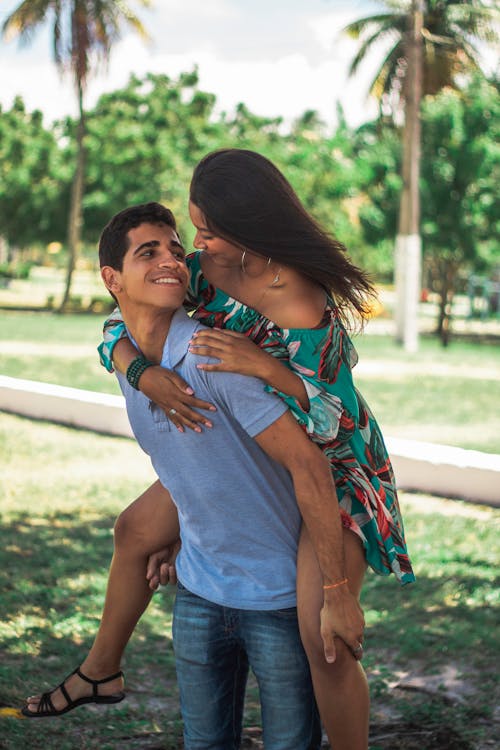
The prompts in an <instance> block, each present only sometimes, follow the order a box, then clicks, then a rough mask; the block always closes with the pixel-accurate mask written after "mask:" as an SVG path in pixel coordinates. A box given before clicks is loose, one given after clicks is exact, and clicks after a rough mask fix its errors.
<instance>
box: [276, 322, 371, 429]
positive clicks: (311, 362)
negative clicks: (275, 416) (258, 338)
mask: <svg viewBox="0 0 500 750" xmlns="http://www.w3.org/2000/svg"><path fill="white" fill-rule="evenodd" d="M281 334H282V343H283V344H284V345H285V346H286V350H287V353H288V357H287V359H286V362H285V363H286V364H287V365H288V366H289V367H290V369H291V370H292V371H293V372H294V373H295V374H296V375H298V376H299V377H300V378H301V379H302V382H303V383H304V387H305V389H306V392H307V395H308V398H309V410H308V411H307V412H306V411H304V410H303V409H302V407H301V406H300V404H299V403H298V402H297V401H296V400H295V399H294V398H291V397H290V396H287V395H286V394H283V393H278V392H277V391H274V392H275V393H278V395H279V396H280V397H281V398H282V399H283V400H284V401H285V402H286V403H287V405H288V407H289V408H290V411H291V412H292V414H293V415H294V417H295V418H296V419H297V421H298V422H299V423H300V424H301V425H303V426H304V428H305V430H306V432H307V433H308V434H309V435H310V437H311V438H312V439H313V440H314V441H315V442H318V443H326V442H331V441H332V440H336V441H339V442H343V441H346V440H349V439H350V438H351V437H352V435H353V433H354V431H355V430H356V429H357V426H358V423H359V403H358V398H357V394H356V391H355V388H354V384H353V380H352V373H351V367H353V366H354V365H355V364H356V361H357V354H356V351H355V349H354V346H353V345H352V342H351V341H350V339H349V337H348V335H347V333H346V331H345V329H344V328H343V326H342V325H341V324H340V322H339V320H338V317H337V315H336V313H335V311H334V310H332V312H331V317H330V321H329V323H328V324H327V325H326V326H324V327H322V328H320V329H290V330H283V331H282V332H281ZM271 390H272V389H271Z"/></svg>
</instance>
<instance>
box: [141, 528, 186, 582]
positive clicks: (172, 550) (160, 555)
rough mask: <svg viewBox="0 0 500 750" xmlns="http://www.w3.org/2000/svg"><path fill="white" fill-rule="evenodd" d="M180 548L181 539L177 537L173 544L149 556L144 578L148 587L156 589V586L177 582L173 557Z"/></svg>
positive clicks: (174, 557)
mask: <svg viewBox="0 0 500 750" xmlns="http://www.w3.org/2000/svg"><path fill="white" fill-rule="evenodd" d="M180 548H181V540H180V539H177V541H176V542H174V543H173V544H170V545H169V546H168V547H165V548H164V549H162V550H159V552H154V553H153V554H152V555H150V556H149V559H148V565H147V569H146V578H147V580H148V583H149V588H150V589H152V590H153V591H156V589H157V588H158V586H160V585H161V586H167V585H168V584H169V583H171V584H172V585H174V586H175V584H176V583H177V573H176V570H175V559H176V557H177V554H178V552H179V550H180Z"/></svg>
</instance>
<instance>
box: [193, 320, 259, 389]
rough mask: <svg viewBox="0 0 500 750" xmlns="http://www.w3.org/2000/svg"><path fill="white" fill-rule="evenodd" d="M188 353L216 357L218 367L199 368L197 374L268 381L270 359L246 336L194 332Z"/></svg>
mask: <svg viewBox="0 0 500 750" xmlns="http://www.w3.org/2000/svg"><path fill="white" fill-rule="evenodd" d="M189 351H190V352H192V353H193V354H200V355H204V356H207V357H216V358H217V359H219V360H220V362H218V363H217V364H210V365H209V364H205V363H203V364H199V365H198V367H199V369H200V370H208V371H212V372H238V373H240V375H253V376H254V377H259V378H262V379H263V380H267V376H268V371H269V365H270V364H271V359H270V356H269V354H266V352H264V351H263V350H262V349H261V348H260V347H259V346H257V344H255V343H254V342H253V341H252V340H251V339H249V338H248V336H244V335H243V334H242V333H236V332H235V331H228V330H227V329H224V330H221V329H219V328H212V329H207V330H206V331H205V330H203V331H197V332H196V333H195V334H194V335H193V338H192V339H191V341H190V346H189Z"/></svg>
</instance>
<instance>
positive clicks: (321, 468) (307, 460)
mask: <svg viewBox="0 0 500 750" xmlns="http://www.w3.org/2000/svg"><path fill="white" fill-rule="evenodd" d="M255 440H256V442H257V443H258V444H259V446H260V447H261V448H262V450H264V451H265V452H266V453H267V454H268V455H269V456H271V458H273V459H274V460H275V461H277V462H278V463H280V464H282V466H284V467H285V468H286V469H288V471H289V472H290V474H291V477H292V480H293V486H294V490H295V495H296V498H297V504H298V506H299V509H300V512H301V514H302V518H303V521H304V523H305V524H306V526H307V529H308V532H309V535H310V537H311V540H312V543H313V547H314V549H315V552H316V555H317V558H318V562H319V566H320V568H321V572H322V574H323V580H324V584H325V585H329V584H335V583H339V582H341V581H344V580H345V578H346V575H345V561H344V545H343V532H342V523H341V519H340V509H339V504H338V499H337V492H336V490H335V484H334V482H333V478H332V473H331V467H330V464H329V462H328V459H327V458H326V457H325V456H324V455H323V453H322V452H321V450H320V449H319V448H318V447H317V446H316V445H314V443H312V442H311V440H309V438H308V437H307V436H306V435H305V434H304V432H303V431H302V430H301V428H300V427H299V426H298V424H297V422H296V421H295V420H294V418H293V417H292V415H291V414H289V413H288V412H287V413H286V414H283V415H282V416H281V417H280V418H279V419H277V420H276V422H274V423H273V424H272V425H271V426H270V427H268V428H267V429H265V430H264V431H263V432H261V433H260V434H258V435H257V436H256V437H255ZM363 628H364V618H363V613H362V611H361V608H360V606H359V603H358V601H357V599H356V597H355V596H354V595H353V594H351V592H350V590H349V587H348V586H347V585H339V586H335V587H334V588H329V589H326V590H325V591H324V602H323V608H322V611H321V636H322V638H323V643H324V648H325V657H326V658H327V661H333V660H334V658H335V646H334V643H333V637H334V635H338V636H339V637H340V638H342V640H343V641H344V642H345V643H346V644H347V645H348V646H349V647H350V648H351V649H352V650H353V651H354V650H355V649H356V648H357V647H358V646H359V644H360V642H362V640H363Z"/></svg>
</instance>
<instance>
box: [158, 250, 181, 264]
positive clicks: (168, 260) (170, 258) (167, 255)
mask: <svg viewBox="0 0 500 750" xmlns="http://www.w3.org/2000/svg"><path fill="white" fill-rule="evenodd" d="M176 264H177V258H176V257H175V255H174V254H173V253H171V252H170V250H165V252H163V253H162V254H161V256H160V258H159V259H158V265H159V266H174V265H176Z"/></svg>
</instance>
